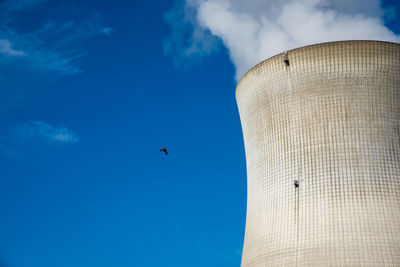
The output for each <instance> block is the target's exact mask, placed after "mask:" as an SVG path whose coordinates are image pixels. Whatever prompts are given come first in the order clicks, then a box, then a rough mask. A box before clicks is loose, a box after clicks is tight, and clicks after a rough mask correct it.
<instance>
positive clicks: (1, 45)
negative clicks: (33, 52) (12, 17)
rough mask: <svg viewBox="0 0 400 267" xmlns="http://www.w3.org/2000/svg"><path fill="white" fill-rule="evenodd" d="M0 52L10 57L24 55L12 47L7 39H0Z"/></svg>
mask: <svg viewBox="0 0 400 267" xmlns="http://www.w3.org/2000/svg"><path fill="white" fill-rule="evenodd" d="M0 54H3V55H6V56H11V57H19V56H24V55H25V52H24V51H21V50H15V49H13V48H12V45H11V43H10V41H9V40H7V39H0Z"/></svg>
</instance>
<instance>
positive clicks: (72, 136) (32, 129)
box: [11, 121, 79, 144]
mask: <svg viewBox="0 0 400 267" xmlns="http://www.w3.org/2000/svg"><path fill="white" fill-rule="evenodd" d="M11 132H12V135H13V136H14V137H15V138H16V139H17V140H19V141H22V142H35V143H43V142H45V143H54V144H74V143H77V142H78V141H79V137H78V135H77V134H76V133H75V132H73V131H71V130H69V129H67V128H65V127H55V126H52V125H50V124H47V123H45V122H42V121H29V122H26V123H24V124H22V125H20V126H19V127H16V128H13V129H12V131H11Z"/></svg>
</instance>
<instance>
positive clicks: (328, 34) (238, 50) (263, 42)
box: [186, 0, 400, 79]
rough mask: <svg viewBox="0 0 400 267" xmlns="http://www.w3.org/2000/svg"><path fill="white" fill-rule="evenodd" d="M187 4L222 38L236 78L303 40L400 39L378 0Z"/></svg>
mask: <svg viewBox="0 0 400 267" xmlns="http://www.w3.org/2000/svg"><path fill="white" fill-rule="evenodd" d="M186 5H190V6H191V7H192V8H194V9H195V10H196V13H195V16H196V20H194V23H195V24H196V27H202V28H203V29H205V30H209V31H210V32H211V33H212V35H214V36H217V37H218V38H220V39H221V40H222V41H223V43H224V45H225V46H226V47H227V49H228V50H229V54H230V57H231V59H232V61H233V63H234V64H235V66H236V79H239V78H240V77H241V76H242V75H243V74H244V73H245V72H246V71H247V70H249V69H250V68H251V67H252V66H254V65H255V64H257V63H259V62H260V61H262V60H265V59H267V58H268V57H271V56H273V55H275V54H277V53H281V52H283V51H285V50H289V49H293V48H296V47H299V46H304V45H310V44H314V43H320V42H328V41H338V40H358V39H362V40H382V41H391V42H400V37H399V36H398V35H396V34H395V33H393V32H392V31H391V30H389V29H388V28H387V27H386V26H385V25H384V21H383V16H385V12H386V10H388V9H385V8H384V7H382V4H381V2H380V1H379V0H247V1H242V0H200V1H197V2H196V3H194V2H193V1H192V0H186ZM386 13H387V12H386ZM392 13H393V12H392ZM197 42H199V40H197Z"/></svg>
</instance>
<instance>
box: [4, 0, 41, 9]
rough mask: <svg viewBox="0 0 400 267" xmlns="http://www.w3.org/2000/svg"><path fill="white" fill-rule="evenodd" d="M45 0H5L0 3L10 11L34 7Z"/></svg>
mask: <svg viewBox="0 0 400 267" xmlns="http://www.w3.org/2000/svg"><path fill="white" fill-rule="evenodd" d="M45 1H47V0H5V1H3V2H2V3H0V7H1V8H2V9H7V10H11V11H16V10H21V9H24V8H29V7H34V6H37V5H39V4H41V3H42V2H45Z"/></svg>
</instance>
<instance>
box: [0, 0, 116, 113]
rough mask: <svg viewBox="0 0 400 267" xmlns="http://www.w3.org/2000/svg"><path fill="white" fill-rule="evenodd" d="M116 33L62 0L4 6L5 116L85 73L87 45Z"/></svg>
mask: <svg viewBox="0 0 400 267" xmlns="http://www.w3.org/2000/svg"><path fill="white" fill-rule="evenodd" d="M46 9H47V10H51V12H50V11H49V12H45V11H44V10H46ZM27 17H28V18H27ZM33 18H34V19H33ZM27 24H29V27H27ZM112 32H113V28H111V27H107V26H105V25H104V23H103V21H102V16H101V15H100V14H99V13H98V12H96V11H92V10H82V9H75V8H73V7H71V5H68V3H66V2H63V1H61V2H59V1H47V0H6V1H3V2H0V112H2V111H4V109H7V108H9V107H10V106H13V105H14V104H15V103H17V102H18V101H20V100H21V99H23V98H25V97H27V96H29V95H32V94H34V93H36V92H37V91H40V90H42V89H45V88H47V87H49V86H50V85H51V84H53V83H54V82H55V81H57V80H58V79H60V78H61V77H64V76H67V75H73V74H78V73H82V72H83V70H82V69H81V65H82V61H83V60H84V57H85V56H86V55H87V47H86V44H87V42H88V41H90V40H91V39H93V38H94V37H96V36H100V35H107V36H110V35H111V33H112ZM21 77H23V79H21Z"/></svg>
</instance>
